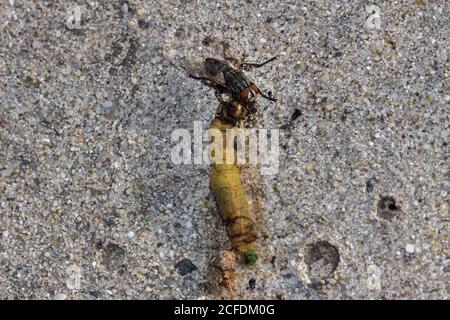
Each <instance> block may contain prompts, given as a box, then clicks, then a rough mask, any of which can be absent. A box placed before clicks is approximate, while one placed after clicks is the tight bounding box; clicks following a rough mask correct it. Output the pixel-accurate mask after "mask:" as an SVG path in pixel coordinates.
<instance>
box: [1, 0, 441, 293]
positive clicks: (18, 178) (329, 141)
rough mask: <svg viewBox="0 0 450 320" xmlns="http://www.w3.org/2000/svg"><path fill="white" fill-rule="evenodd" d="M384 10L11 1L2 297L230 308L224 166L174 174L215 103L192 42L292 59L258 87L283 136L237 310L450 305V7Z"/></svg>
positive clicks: (263, 74) (184, 168)
mask: <svg viewBox="0 0 450 320" xmlns="http://www.w3.org/2000/svg"><path fill="white" fill-rule="evenodd" d="M369 4H370V3H368V2H367V1H360V0H356V1H328V0H318V1H281V0H275V1H260V2H259V1H251V0H248V1H238V0H223V1H219V2H214V1H138V0H130V1H128V2H126V1H94V0H93V1H72V0H70V1H62V0H59V1H57V0H55V1H21V0H15V1H12V0H9V1H5V0H3V1H2V2H1V4H0V10H1V15H0V31H1V32H0V37H1V38H0V58H1V59H0V74H1V81H0V97H1V100H0V146H1V148H0V213H1V215H0V236H1V238H0V239H1V242H0V298H2V299H15V298H23V299H119V298H123V299H172V298H191V299H204V298H213V299H216V298H217V299H219V298H221V297H222V295H221V293H220V292H219V291H218V290H217V288H216V286H215V284H214V281H211V278H213V277H211V273H214V272H215V271H214V267H211V261H213V260H214V257H216V256H217V253H218V252H219V250H220V249H226V248H229V246H230V244H229V239H228V236H227V235H226V232H225V227H224V223H223V221H222V219H221V218H220V215H219V213H218V212H217V209H216V205H215V202H214V198H213V196H212V194H211V192H210V189H209V170H210V168H209V166H208V165H175V164H173V163H172V162H171V160H170V153H171V150H172V148H173V146H174V142H172V140H171V133H172V131H173V130H174V129H177V128H187V129H190V130H192V128H193V123H194V121H201V123H202V126H203V128H204V129H206V128H208V126H209V123H210V121H211V120H212V119H213V117H214V112H215V109H216V107H217V100H216V98H215V96H214V93H213V92H212V91H211V90H210V89H208V88H206V87H205V86H203V85H202V84H201V83H199V82H197V81H195V80H192V79H189V78H187V77H186V74H185V73H183V72H182V71H180V70H179V69H178V68H177V67H175V66H174V64H173V63H172V62H173V61H176V60H173V59H174V58H176V57H177V56H176V54H177V53H178V52H179V51H177V50H178V49H179V48H177V46H178V45H179V43H177V42H176V41H175V40H177V39H178V38H180V39H181V40H182V41H184V42H182V44H184V43H191V44H192V45H193V49H198V46H197V47H195V44H196V43H198V42H196V41H198V40H199V39H202V38H203V37H205V36H207V35H210V36H211V35H212V36H217V37H221V38H223V39H226V40H228V41H229V43H230V44H231V46H232V48H233V49H234V50H235V52H237V54H238V55H239V56H242V55H243V54H246V55H247V56H248V59H249V60H254V61H261V60H263V59H265V58H269V57H271V56H273V55H278V59H277V60H276V61H274V62H273V63H271V64H268V65H267V66H265V67H263V68H260V69H255V70H253V71H251V72H249V73H248V76H249V77H250V78H251V79H253V80H255V82H256V83H258V85H259V86H260V87H261V88H264V89H266V90H271V91H272V92H273V93H274V95H275V96H277V97H278V98H279V100H278V101H277V102H276V103H270V102H269V101H267V100H264V99H261V98H259V99H258V113H257V115H256V117H255V126H257V127H260V128H267V129H275V128H281V129H282V135H281V136H280V150H281V155H280V168H279V171H278V173H277V174H275V175H272V176H259V177H257V179H259V180H258V181H256V182H255V181H253V182H252V181H250V183H253V184H256V185H258V186H259V187H260V189H261V190H262V196H261V205H262V208H261V212H260V216H261V219H260V220H261V229H264V232H261V234H262V236H260V238H259V239H258V241H257V246H256V248H257V250H258V252H259V254H260V259H259V261H258V263H257V264H256V266H253V267H245V266H243V265H242V261H240V260H239V261H238V265H239V270H238V272H239V275H238V281H237V291H238V297H239V298H244V299H256V298H263V299H266V298H271V299H415V298H417V299H434V298H437V299H448V298H449V288H450V286H449V254H450V252H449V241H450V239H449V235H448V226H449V221H450V217H449V202H448V200H449V199H448V190H449V168H448V153H449V149H448V140H449V132H450V131H449V130H450V129H449V102H450V91H449V90H450V81H449V70H450V59H449V57H450V56H449V52H448V49H449V33H450V32H449V26H450V19H449V17H450V11H449V2H448V1H437V0H436V1H431V0H417V1H416V0H408V1H405V0H403V1H377V6H378V7H377V8H371V7H369V8H367V7H368V6H369ZM77 10H80V11H77ZM79 14H80V17H81V19H80V20H79V22H80V23H79V24H78V18H77V17H78V16H79ZM71 16H72V18H71ZM172 46H174V47H175V48H172ZM191 49H192V48H191ZM250 194H251V193H250Z"/></svg>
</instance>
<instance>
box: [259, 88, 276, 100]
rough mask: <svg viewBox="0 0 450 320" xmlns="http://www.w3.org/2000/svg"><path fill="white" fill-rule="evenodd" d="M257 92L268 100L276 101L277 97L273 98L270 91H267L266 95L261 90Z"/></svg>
mask: <svg viewBox="0 0 450 320" xmlns="http://www.w3.org/2000/svg"><path fill="white" fill-rule="evenodd" d="M259 94H260V95H261V96H262V97H263V98H265V99H267V100H270V101H277V99H276V98H274V97H272V92H270V91H269V92H268V95H266V94H265V93H263V92H262V91H261V90H260V91H259Z"/></svg>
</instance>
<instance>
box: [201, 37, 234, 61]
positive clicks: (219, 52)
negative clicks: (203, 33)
mask: <svg viewBox="0 0 450 320" xmlns="http://www.w3.org/2000/svg"><path fill="white" fill-rule="evenodd" d="M202 45H203V46H204V47H205V48H207V49H208V50H209V51H210V53H211V57H219V58H220V59H223V60H225V61H227V62H228V63H230V64H231V65H232V66H234V67H238V65H239V60H238V59H237V58H236V55H235V54H234V53H233V52H232V51H231V49H230V44H229V43H228V42H227V41H225V40H221V39H220V38H217V37H209V36H208V37H205V38H204V39H203V41H202Z"/></svg>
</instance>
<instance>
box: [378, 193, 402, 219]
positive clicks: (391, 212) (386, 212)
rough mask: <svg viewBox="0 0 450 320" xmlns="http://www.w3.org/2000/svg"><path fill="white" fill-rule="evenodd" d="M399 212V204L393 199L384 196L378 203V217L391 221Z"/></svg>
mask: <svg viewBox="0 0 450 320" xmlns="http://www.w3.org/2000/svg"><path fill="white" fill-rule="evenodd" d="M398 211H400V206H399V204H398V203H397V202H396V201H395V199H394V197H391V196H384V197H382V198H381V199H380V201H378V215H379V216H380V217H382V218H385V219H392V218H393V217H394V216H395V215H396V214H397V213H398Z"/></svg>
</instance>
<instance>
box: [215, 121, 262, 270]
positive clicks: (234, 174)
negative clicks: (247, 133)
mask: <svg viewBox="0 0 450 320" xmlns="http://www.w3.org/2000/svg"><path fill="white" fill-rule="evenodd" d="M210 128H211V129H218V130H219V131H220V132H221V134H222V139H223V153H222V160H223V162H222V163H216V162H217V161H216V162H214V160H213V163H212V169H211V177H210V186H211V190H212V192H213V194H214V197H215V199H216V202H217V207H218V209H219V212H220V214H221V215H222V217H223V219H224V220H225V222H226V229H227V233H228V235H229V237H230V242H231V245H232V246H233V248H234V249H236V250H237V251H239V252H240V253H241V254H242V255H243V258H244V262H245V263H246V264H253V263H255V262H256V260H257V258H258V257H257V255H256V252H255V250H254V241H255V240H256V237H257V235H256V230H255V221H254V219H253V218H252V216H251V215H250V208H249V205H248V201H247V195H246V192H245V189H244V187H243V185H242V183H241V175H240V171H239V167H238V166H237V165H236V164H235V163H232V164H228V163H226V162H225V160H226V155H227V153H235V150H234V147H233V144H230V145H228V144H227V143H226V130H227V129H229V130H230V129H234V130H235V129H236V128H235V127H234V126H233V125H229V124H227V123H226V122H225V121H224V120H222V119H221V118H219V117H216V118H215V119H214V120H213V122H212V123H211V127H210ZM213 158H214V157H213Z"/></svg>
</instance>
